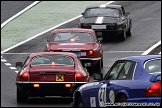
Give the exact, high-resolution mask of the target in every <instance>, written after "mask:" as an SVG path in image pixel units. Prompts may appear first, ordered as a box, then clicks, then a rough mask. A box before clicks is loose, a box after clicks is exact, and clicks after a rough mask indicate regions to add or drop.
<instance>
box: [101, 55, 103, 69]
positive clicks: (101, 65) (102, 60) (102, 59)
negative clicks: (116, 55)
mask: <svg viewBox="0 0 162 108" xmlns="http://www.w3.org/2000/svg"><path fill="white" fill-rule="evenodd" d="M101 68H103V56H102V57H101Z"/></svg>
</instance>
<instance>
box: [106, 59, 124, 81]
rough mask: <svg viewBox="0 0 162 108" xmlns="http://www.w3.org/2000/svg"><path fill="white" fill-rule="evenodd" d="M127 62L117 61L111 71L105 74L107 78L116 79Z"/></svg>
mask: <svg viewBox="0 0 162 108" xmlns="http://www.w3.org/2000/svg"><path fill="white" fill-rule="evenodd" d="M124 64H125V62H124V61H120V62H116V63H115V64H114V65H113V66H112V68H111V69H110V70H109V72H108V73H107V74H106V75H105V78H104V79H105V80H116V79H117V77H118V75H119V73H120V71H121V69H122V67H123V66H124Z"/></svg>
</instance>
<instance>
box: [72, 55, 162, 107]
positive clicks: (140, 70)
mask: <svg viewBox="0 0 162 108" xmlns="http://www.w3.org/2000/svg"><path fill="white" fill-rule="evenodd" d="M94 80H95V82H91V83H87V84H84V85H81V86H80V87H79V88H78V89H76V90H75V92H74V94H73V97H74V99H73V102H72V103H71V106H72V107H112V106H116V107H117V106H126V107H127V106H129V107H133V106H137V107H138V106H160V105H161V55H141V56H129V57H125V58H121V59H119V60H117V61H116V62H115V63H114V64H113V65H112V67H111V68H110V70H109V71H108V72H107V74H106V75H105V77H104V78H102V73H95V74H94Z"/></svg>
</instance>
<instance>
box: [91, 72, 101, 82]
mask: <svg viewBox="0 0 162 108" xmlns="http://www.w3.org/2000/svg"><path fill="white" fill-rule="evenodd" d="M93 78H94V80H98V81H101V80H102V79H103V74H102V73H94V74H93Z"/></svg>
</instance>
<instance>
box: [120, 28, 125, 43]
mask: <svg viewBox="0 0 162 108" xmlns="http://www.w3.org/2000/svg"><path fill="white" fill-rule="evenodd" d="M126 37H127V36H126V32H125V30H123V33H122V34H121V38H120V40H121V41H125V39H126Z"/></svg>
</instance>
